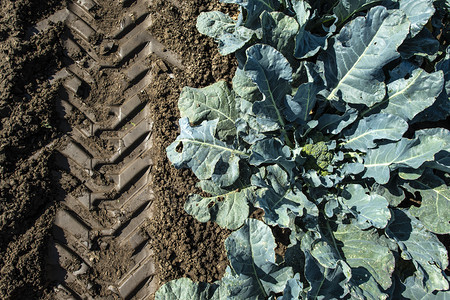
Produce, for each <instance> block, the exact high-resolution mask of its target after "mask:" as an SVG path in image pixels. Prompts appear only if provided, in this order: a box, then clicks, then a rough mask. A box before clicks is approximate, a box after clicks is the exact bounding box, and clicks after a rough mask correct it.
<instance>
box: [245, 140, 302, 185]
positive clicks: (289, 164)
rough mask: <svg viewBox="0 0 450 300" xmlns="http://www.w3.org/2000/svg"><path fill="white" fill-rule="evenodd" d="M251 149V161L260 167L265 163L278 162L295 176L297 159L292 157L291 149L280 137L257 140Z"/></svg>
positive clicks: (290, 174)
mask: <svg viewBox="0 0 450 300" xmlns="http://www.w3.org/2000/svg"><path fill="white" fill-rule="evenodd" d="M250 150H251V152H252V154H251V156H250V159H249V163H250V164H251V165H253V166H256V167H259V166H261V165H263V164H265V165H267V164H278V165H279V166H280V167H282V168H283V169H284V170H285V171H286V172H287V173H288V174H289V176H290V177H292V176H293V173H292V172H293V169H294V168H295V161H294V160H293V158H292V151H291V149H290V148H289V147H288V146H286V145H284V144H283V143H282V142H281V141H280V140H279V139H276V138H270V139H264V140H261V141H257V142H256V143H254V144H253V145H252V146H251V147H250Z"/></svg>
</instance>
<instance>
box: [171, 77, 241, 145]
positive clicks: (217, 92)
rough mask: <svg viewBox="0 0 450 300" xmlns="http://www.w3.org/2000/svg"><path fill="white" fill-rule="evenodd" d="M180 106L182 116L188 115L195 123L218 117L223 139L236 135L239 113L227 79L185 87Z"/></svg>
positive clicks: (220, 135)
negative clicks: (199, 86) (201, 86)
mask: <svg viewBox="0 0 450 300" xmlns="http://www.w3.org/2000/svg"><path fill="white" fill-rule="evenodd" d="M178 108H179V109H180V114H181V117H187V118H188V119H189V122H191V123H193V124H199V123H200V122H201V121H204V120H214V119H218V120H219V122H218V123H217V127H216V133H217V135H218V137H219V139H221V140H225V139H226V138H227V137H228V136H235V135H236V125H235V122H236V119H237V118H238V115H239V113H238V111H237V109H236V102H235V98H234V93H233V92H232V91H230V89H229V88H228V86H227V83H226V82H225V81H218V82H216V83H214V84H213V85H210V86H207V87H205V88H201V89H195V88H191V87H185V88H183V91H182V93H181V95H180V99H179V100H178Z"/></svg>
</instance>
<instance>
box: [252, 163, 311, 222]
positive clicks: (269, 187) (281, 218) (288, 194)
mask: <svg viewBox="0 0 450 300" xmlns="http://www.w3.org/2000/svg"><path fill="white" fill-rule="evenodd" d="M252 185H254V186H258V187H260V188H262V191H261V194H260V195H259V197H258V199H257V200H256V201H257V202H256V204H255V205H256V206H257V207H260V208H262V209H263V210H264V212H265V214H264V220H265V221H266V222H267V223H268V224H270V225H278V226H281V227H289V225H290V221H291V219H293V218H295V217H297V216H302V215H303V212H304V210H306V211H307V212H308V213H314V211H317V208H316V206H315V205H314V203H312V202H310V201H309V200H308V199H307V198H306V196H305V195H304V194H303V193H302V191H301V190H300V189H299V188H298V187H296V186H291V185H290V180H289V176H288V174H287V173H286V172H285V171H284V170H283V169H282V168H281V167H280V166H278V165H270V166H267V167H264V168H260V173H259V174H256V175H254V176H253V177H252Z"/></svg>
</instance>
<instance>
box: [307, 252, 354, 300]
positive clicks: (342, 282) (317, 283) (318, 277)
mask: <svg viewBox="0 0 450 300" xmlns="http://www.w3.org/2000/svg"><path fill="white" fill-rule="evenodd" d="M305 256H306V265H305V277H306V279H307V280H308V282H309V284H310V287H309V290H308V299H342V298H344V296H346V295H347V294H348V293H349V290H348V285H347V282H348V280H349V278H347V276H346V275H345V272H344V271H343V269H342V266H341V265H340V264H339V265H337V266H336V268H335V269H327V268H325V267H323V266H322V265H321V264H319V263H318V262H317V261H316V260H315V259H314V257H312V256H311V254H310V253H309V252H306V253H305Z"/></svg>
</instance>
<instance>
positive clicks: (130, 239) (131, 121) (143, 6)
mask: <svg viewBox="0 0 450 300" xmlns="http://www.w3.org/2000/svg"><path fill="white" fill-rule="evenodd" d="M122 5H123V10H124V14H123V18H122V20H121V21H120V24H119V26H118V27H119V28H117V29H116V30H112V32H111V33H107V32H101V31H100V30H98V29H96V27H95V24H96V22H95V14H93V11H94V10H95V8H96V7H98V4H97V3H96V2H94V1H92V0H78V1H74V2H71V3H69V5H68V7H67V8H64V9H62V10H60V11H58V12H56V13H55V14H54V15H52V16H51V17H49V18H48V19H46V20H44V21H42V22H40V23H38V24H37V25H36V26H35V27H34V28H33V29H32V30H31V31H30V33H29V34H30V35H32V34H39V32H42V31H44V30H46V29H47V28H49V27H50V26H52V23H57V22H63V23H64V24H65V26H66V27H67V28H68V34H67V35H66V36H65V38H64V39H63V41H62V42H63V45H64V48H65V51H66V55H67V58H68V59H67V61H68V62H69V63H67V64H66V65H65V67H64V68H63V69H62V70H60V71H59V72H58V73H57V74H55V76H54V77H53V78H52V79H51V82H55V81H61V82H62V86H63V87H64V90H63V92H62V93H61V102H60V103H59V104H58V106H59V107H58V108H59V111H60V112H61V115H62V116H67V115H69V114H71V113H74V112H76V113H77V114H81V115H82V116H83V118H84V122H83V123H82V124H80V125H77V126H74V128H72V127H71V126H70V125H69V124H68V123H67V124H66V127H67V128H65V131H66V132H67V133H66V134H65V136H64V142H63V143H61V144H62V145H61V146H59V147H58V148H57V149H58V150H59V155H57V156H58V157H57V159H56V160H57V164H58V165H59V167H60V169H61V172H65V173H66V174H69V176H72V177H73V178H74V179H75V180H76V182H77V186H76V188H74V190H73V191H70V192H67V193H66V194H65V197H64V201H62V208H61V209H60V210H59V211H58V212H57V215H56V218H55V222H54V234H53V245H52V246H51V247H50V250H49V256H48V257H49V258H48V265H49V268H48V269H49V271H48V276H49V278H50V279H51V280H53V281H55V282H57V287H56V288H55V295H54V296H55V297H56V298H57V299H73V298H75V299H93V295H94V294H95V293H93V292H92V291H93V289H96V288H98V285H100V288H101V289H108V290H110V291H111V292H112V293H113V294H114V295H116V296H117V297H119V298H123V299H130V298H135V299H146V298H148V297H151V295H152V294H153V293H154V291H155V289H156V287H157V284H158V280H157V278H156V276H155V266H154V263H153V259H152V250H151V248H150V247H149V245H148V244H147V242H148V238H147V237H146V236H145V234H144V233H143V230H142V227H143V226H145V223H146V221H147V219H148V218H150V217H151V214H152V200H153V198H154V196H153V193H152V190H151V182H152V180H151V173H150V171H151V168H152V160H151V157H150V149H151V147H152V126H153V122H152V120H151V119H150V118H149V115H150V113H149V111H148V109H149V108H148V105H147V103H146V101H147V100H146V97H145V92H143V91H144V89H145V88H146V87H147V86H148V85H149V84H150V83H151V82H152V77H153V76H154V74H155V72H154V69H155V68H156V69H158V70H163V71H167V68H168V66H171V65H172V66H176V67H180V68H181V67H182V65H181V62H180V60H179V59H178V58H177V56H176V55H175V54H174V53H172V52H171V51H168V50H166V48H165V47H164V45H162V44H161V43H159V42H158V41H157V40H156V39H155V38H154V37H152V35H151V34H150V32H149V31H148V28H149V27H150V26H151V24H152V18H151V14H150V13H149V11H148V9H147V7H148V3H147V2H146V1H139V0H138V1H122ZM99 36H102V37H103V42H102V44H101V45H100V46H98V45H96V44H95V41H96V40H97V39H98V37H99ZM80 53H81V54H82V55H80ZM104 54H108V55H104ZM80 57H82V59H80ZM155 57H156V59H154V58H155ZM99 76H107V77H108V78H107V80H110V81H114V82H116V83H117V82H118V83H117V85H118V86H120V89H112V90H111V91H106V92H109V93H110V94H113V96H114V97H115V98H116V99H115V102H116V103H118V104H117V105H116V104H112V105H108V106H107V107H106V105H105V107H103V108H104V109H106V110H107V116H108V117H107V118H104V117H103V118H100V119H99V116H98V114H97V113H96V112H98V108H97V110H96V109H93V108H92V107H91V106H90V105H89V103H87V101H86V99H88V97H89V96H90V95H93V94H95V92H96V89H98V82H97V80H98V79H97V78H99ZM114 93H115V95H114ZM96 101H102V99H96ZM104 145H107V146H108V148H109V149H110V151H107V152H105V151H104V149H103V148H104ZM99 211H102V212H105V214H106V216H103V217H102V218H99ZM109 243H114V245H115V246H116V247H118V249H121V248H123V249H126V251H128V252H127V253H130V257H127V258H128V261H129V262H130V266H129V267H128V268H127V269H126V271H125V272H124V274H121V276H116V279H115V281H114V282H99V281H98V280H97V281H95V280H94V281H95V282H91V281H90V280H91V279H89V278H90V277H89V276H86V275H87V274H92V272H93V270H92V269H93V268H94V265H95V264H96V263H98V259H99V258H98V257H97V256H98V255H97V254H96V253H98V251H99V249H100V248H102V247H106V246H107V245H108V244H109ZM95 295H96V294H95Z"/></svg>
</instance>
